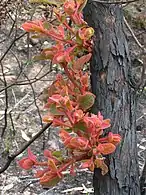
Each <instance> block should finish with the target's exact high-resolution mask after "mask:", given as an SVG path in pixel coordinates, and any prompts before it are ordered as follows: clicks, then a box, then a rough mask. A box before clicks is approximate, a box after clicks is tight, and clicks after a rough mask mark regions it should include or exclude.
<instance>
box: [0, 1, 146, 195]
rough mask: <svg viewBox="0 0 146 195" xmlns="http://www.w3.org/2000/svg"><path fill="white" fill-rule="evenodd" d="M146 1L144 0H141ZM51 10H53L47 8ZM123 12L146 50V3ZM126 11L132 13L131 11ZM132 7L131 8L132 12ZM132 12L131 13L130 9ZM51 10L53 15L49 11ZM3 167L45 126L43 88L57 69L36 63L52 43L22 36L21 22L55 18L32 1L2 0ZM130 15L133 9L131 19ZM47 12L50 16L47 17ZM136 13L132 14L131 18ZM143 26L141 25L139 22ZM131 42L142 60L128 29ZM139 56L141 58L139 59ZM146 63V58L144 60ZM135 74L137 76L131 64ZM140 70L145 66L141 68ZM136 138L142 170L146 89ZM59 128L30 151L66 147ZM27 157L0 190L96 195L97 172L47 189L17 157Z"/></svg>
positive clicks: (1, 178)
mask: <svg viewBox="0 0 146 195" xmlns="http://www.w3.org/2000/svg"><path fill="white" fill-rule="evenodd" d="M142 2H143V1H142ZM48 10H49V11H48ZM125 10H126V11H125V16H126V17H128V19H129V24H130V25H131V26H132V28H133V29H134V32H135V34H136V35H137V38H138V39H139V41H140V42H141V43H142V44H144V46H145V48H146V36H145V33H143V32H146V26H142V27H141V26H140V27H139V26H136V24H135V22H133V21H135V18H134V17H135V13H136V14H137V15H138V14H139V13H140V14H145V17H146V5H143V4H142V3H141V4H140V3H139V5H138V6H137V4H131V5H128V6H126V7H125ZM127 10H128V11H127ZM129 10H130V11H129ZM131 10H132V11H131ZM47 12H48V13H49V14H47ZM0 13H2V14H0V21H1V24H0V25H1V26H0V133H1V135H2V132H3V135H2V136H1V138H0V167H3V165H4V164H5V162H6V157H7V155H8V154H13V153H15V152H16V151H17V150H18V149H19V148H20V147H21V146H22V145H23V144H25V143H26V142H27V141H29V140H30V139H31V138H32V137H33V136H34V135H35V134H36V133H37V132H38V131H39V130H40V129H41V128H42V127H43V123H42V116H43V114H44V104H43V101H42V100H43V99H44V93H43V90H44V88H45V87H47V86H48V85H49V84H51V82H52V81H53V79H54V77H55V75H56V73H57V72H59V71H61V70H60V69H59V68H58V67H55V66H53V67H52V65H51V63H50V62H48V61H46V62H44V61H41V62H34V61H33V60H32V59H33V56H34V55H36V54H38V53H39V51H40V49H41V48H44V47H46V46H48V45H51V44H52V42H51V41H50V40H43V41H42V40H39V39H37V40H34V39H33V38H31V37H30V36H29V35H27V34H24V31H23V30H22V29H21V24H22V23H23V22H24V21H26V20H30V19H31V18H38V17H39V16H40V15H43V16H45V17H48V18H51V8H48V7H46V6H39V7H37V6H36V5H30V4H29V3H28V1H20V2H19V0H18V1H14V0H10V1H4V0H3V1H1V3H0ZM129 13H132V14H131V15H132V16H130V18H129ZM46 14H47V15H46ZM133 15H134V16H133ZM138 25H139V24H138ZM126 34H127V38H128V40H129V47H130V51H131V58H132V60H134V59H135V58H140V60H142V61H143V56H141V55H140V49H139V47H138V46H137V44H136V43H135V41H134V40H133V38H132V37H131V34H130V32H129V31H128V30H127V31H126ZM137 56H138V57H137ZM144 63H146V62H144ZM133 70H134V76H137V75H138V76H139V74H140V73H139V72H135V71H136V70H137V67H134V68H133ZM140 70H141V69H140ZM136 115H137V124H136V125H137V130H138V131H137V137H138V154H139V168H140V174H141V171H142V169H143V166H144V162H145V157H146V153H145V146H146V88H143V91H142V90H140V91H138V103H137V110H136ZM57 131H58V129H53V128H49V129H48V130H47V131H45V133H44V134H43V135H42V136H40V137H39V138H38V139H37V140H36V141H35V142H34V143H33V144H31V149H32V151H33V152H34V153H35V154H37V155H39V156H41V155H42V153H43V149H44V148H49V147H50V146H51V147H53V148H58V149H59V148H60V147H62V145H61V143H60V142H59V140H58V134H57ZM25 155H26V151H25V152H23V153H22V154H21V155H19V156H18V157H17V158H16V161H14V162H13V163H12V164H11V165H10V167H9V168H8V169H7V170H6V171H5V172H3V173H2V174H1V175H0V194H2V195H12V194H15V195H19V194H24V195H36V194H40V195H53V194H55V195H58V194H72V195H80V194H93V188H92V177H93V174H92V173H91V172H89V171H88V170H86V171H84V172H83V171H80V170H78V172H77V176H76V177H71V176H69V175H66V176H65V178H64V180H63V181H62V182H60V183H59V184H58V185H57V186H55V187H53V188H50V189H43V188H42V187H41V186H40V184H39V182H38V181H37V180H36V179H35V178H34V177H33V173H32V172H28V171H24V170H22V169H20V168H19V167H18V165H17V161H18V160H19V159H20V158H21V157H22V156H25Z"/></svg>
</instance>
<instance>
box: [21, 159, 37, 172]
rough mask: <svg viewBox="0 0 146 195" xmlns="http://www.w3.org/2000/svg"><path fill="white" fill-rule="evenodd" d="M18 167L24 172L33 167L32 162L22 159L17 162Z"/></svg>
mask: <svg viewBox="0 0 146 195" xmlns="http://www.w3.org/2000/svg"><path fill="white" fill-rule="evenodd" d="M18 164H19V166H20V167H21V168H23V169H25V170H29V169H31V168H32V166H33V165H34V162H33V161H32V160H30V159H29V158H23V159H21V160H20V161H19V162H18Z"/></svg>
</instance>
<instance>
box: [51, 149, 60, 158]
mask: <svg viewBox="0 0 146 195" xmlns="http://www.w3.org/2000/svg"><path fill="white" fill-rule="evenodd" d="M52 154H53V156H55V157H57V158H59V157H62V152H61V151H59V150H56V151H54V152H52Z"/></svg>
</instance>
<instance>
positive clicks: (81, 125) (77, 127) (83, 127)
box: [73, 121, 87, 131]
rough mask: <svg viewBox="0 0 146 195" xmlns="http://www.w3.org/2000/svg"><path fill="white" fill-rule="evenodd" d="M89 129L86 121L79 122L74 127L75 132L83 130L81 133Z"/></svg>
mask: <svg viewBox="0 0 146 195" xmlns="http://www.w3.org/2000/svg"><path fill="white" fill-rule="evenodd" d="M86 129H87V127H86V124H85V122H84V121H79V122H78V123H76V124H75V125H74V126H73V130H74V131H76V130H81V131H86Z"/></svg>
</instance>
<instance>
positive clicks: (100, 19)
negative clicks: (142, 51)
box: [84, 0, 140, 195]
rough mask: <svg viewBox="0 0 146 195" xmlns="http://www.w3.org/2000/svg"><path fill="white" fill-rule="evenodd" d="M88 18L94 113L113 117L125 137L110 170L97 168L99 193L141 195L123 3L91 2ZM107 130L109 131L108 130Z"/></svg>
mask: <svg viewBox="0 0 146 195" xmlns="http://www.w3.org/2000/svg"><path fill="white" fill-rule="evenodd" d="M84 17H85V20H86V21H87V22H88V24H89V26H92V27H93V28H94V30H95V37H94V50H93V57H92V61H91V70H90V71H91V85H92V92H93V93H94V94H95V95H96V102H95V105H94V106H93V112H94V113H97V112H98V111H99V110H100V111H101V113H102V114H103V115H104V118H110V119H111V124H112V126H111V129H110V131H112V132H113V133H119V134H120V135H121V136H122V142H121V144H120V146H118V147H117V150H116V152H115V153H114V154H112V155H110V156H109V157H108V166H109V173H108V174H106V175H105V176H102V175H101V171H100V170H99V169H95V171H94V178H93V185H94V191H95V193H94V194H95V195H140V187H139V171H138V162H137V146H136V130H135V129H136V125H135V123H136V120H135V91H134V89H133V88H131V87H130V85H129V79H128V75H129V73H130V68H131V62H130V57H129V52H128V45H127V41H126V37H125V34H124V24H123V12H122V9H121V8H120V6H117V5H110V4H101V3H97V2H93V1H92V2H91V1H90V0H89V1H88V4H87V5H86V7H85V9H84ZM105 133H107V132H105Z"/></svg>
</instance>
